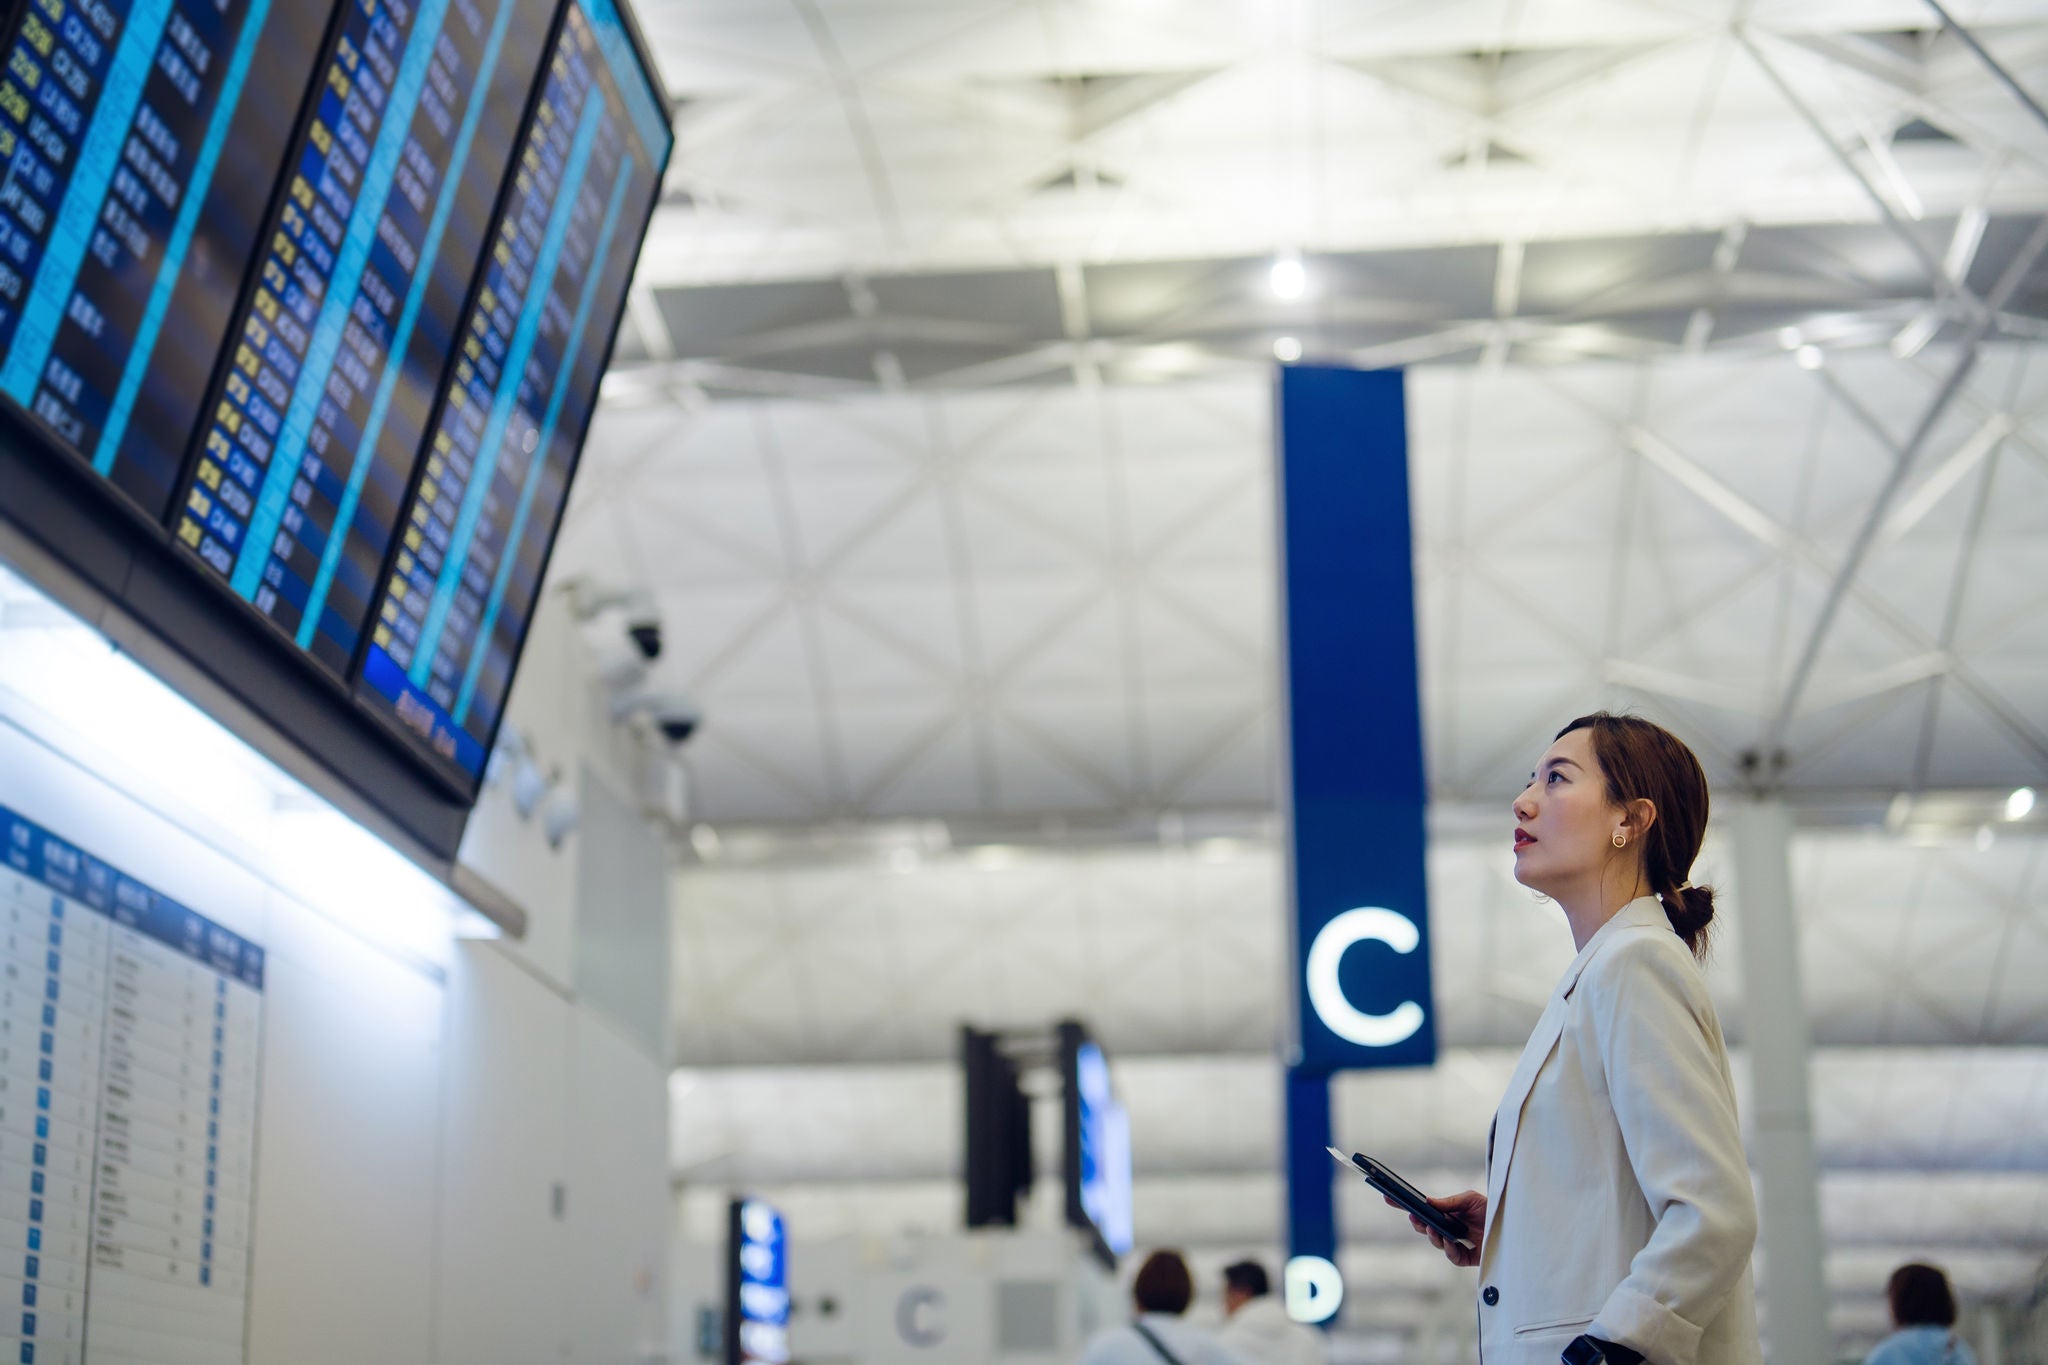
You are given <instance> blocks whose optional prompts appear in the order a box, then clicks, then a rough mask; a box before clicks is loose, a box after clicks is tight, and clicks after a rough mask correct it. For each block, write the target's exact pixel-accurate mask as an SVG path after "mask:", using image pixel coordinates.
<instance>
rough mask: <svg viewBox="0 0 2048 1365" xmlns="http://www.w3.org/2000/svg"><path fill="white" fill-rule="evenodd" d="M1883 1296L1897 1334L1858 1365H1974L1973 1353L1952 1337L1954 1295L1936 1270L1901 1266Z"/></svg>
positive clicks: (1926, 1267) (1893, 1275)
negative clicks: (1890, 1311) (1887, 1302)
mask: <svg viewBox="0 0 2048 1365" xmlns="http://www.w3.org/2000/svg"><path fill="white" fill-rule="evenodd" d="M1884 1294H1885V1297H1886V1298H1887V1299H1889V1300H1891V1306H1892V1326H1894V1327H1896V1328H1897V1329H1898V1330H1897V1331H1895V1332H1893V1333H1892V1334H1891V1335H1890V1336H1888V1337H1886V1338H1885V1339H1884V1340H1883V1341H1880V1342H1879V1343H1877V1349H1875V1350H1873V1351H1872V1352H1871V1353H1870V1356H1869V1358H1868V1359H1867V1360H1865V1361H1864V1362H1863V1365H1977V1353H1976V1352H1974V1351H1972V1350H1971V1349H1970V1347H1969V1344H1968V1343H1967V1342H1964V1341H1963V1340H1962V1339H1961V1338H1959V1337H1957V1336H1956V1333H1955V1326H1956V1296H1955V1291H1954V1290H1952V1289H1950V1288H1949V1287H1948V1276H1946V1275H1944V1274H1942V1273H1941V1271H1940V1270H1939V1269H1937V1268H1935V1267H1934V1266H1931V1265H1902V1266H1900V1267H1899V1268H1898V1269H1897V1270H1894V1271H1893V1272H1892V1278H1891V1283H1890V1284H1887V1285H1886V1286H1885V1289H1884Z"/></svg>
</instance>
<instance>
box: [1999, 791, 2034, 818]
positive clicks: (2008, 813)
mask: <svg viewBox="0 0 2048 1365" xmlns="http://www.w3.org/2000/svg"><path fill="white" fill-rule="evenodd" d="M2033 809H2034V789H2033V788H2032V787H2019V788H2016V789H2015V790H2014V791H2013V794H2012V795H2011V796H2008V797H2006V798H2005V818H2006V819H2008V820H2024V819H2026V818H2027V816H2028V814H2030V813H2031V812H2032V811H2033Z"/></svg>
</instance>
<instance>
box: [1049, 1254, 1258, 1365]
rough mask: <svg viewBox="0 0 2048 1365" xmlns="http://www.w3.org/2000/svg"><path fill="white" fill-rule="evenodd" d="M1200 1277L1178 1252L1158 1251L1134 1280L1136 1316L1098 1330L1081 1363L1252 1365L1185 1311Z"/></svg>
mask: <svg viewBox="0 0 2048 1365" xmlns="http://www.w3.org/2000/svg"><path fill="white" fill-rule="evenodd" d="M1194 1297H1195V1279H1194V1276H1192V1275H1190V1274H1189V1273H1188V1263H1187V1262H1186V1261H1185V1260H1183V1259H1182V1258H1181V1254H1180V1253H1179V1252H1178V1251H1155V1252H1153V1253H1152V1254H1151V1255H1150V1256H1147V1257H1146V1258H1145V1264H1143V1265H1142V1266H1139V1267H1138V1277H1137V1279H1135V1280H1134V1281H1132V1283H1131V1299H1132V1301H1133V1302H1134V1304H1135V1306H1136V1307H1137V1310H1138V1311H1137V1315H1136V1316H1135V1317H1134V1318H1133V1319H1132V1320H1131V1321H1130V1322H1129V1323H1127V1324H1125V1325H1124V1326H1122V1327H1112V1328H1110V1329H1108V1330H1107V1331H1104V1332H1098V1333H1096V1334H1095V1337H1094V1339H1093V1340H1091V1341H1090V1342H1089V1343H1088V1346H1087V1349H1086V1350H1084V1351H1082V1353H1081V1365H1247V1363H1246V1362H1244V1361H1241V1360H1239V1359H1238V1358H1237V1357H1236V1356H1234V1355H1232V1354H1231V1353H1230V1352H1229V1351H1227V1350H1225V1349H1224V1348H1223V1346H1222V1345H1221V1344H1220V1343H1219V1342H1218V1341H1217V1340H1216V1338H1215V1337H1214V1336H1212V1335H1211V1334H1209V1333H1208V1332H1205V1331H1203V1330H1202V1329H1201V1328H1199V1327H1196V1326H1195V1325H1193V1324H1192V1323H1188V1322H1183V1321H1182V1320H1181V1314H1183V1313H1185V1312H1187V1311H1188V1305H1189V1304H1190V1303H1192V1302H1193V1301H1194Z"/></svg>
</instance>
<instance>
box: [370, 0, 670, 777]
mask: <svg viewBox="0 0 2048 1365" xmlns="http://www.w3.org/2000/svg"><path fill="white" fill-rule="evenodd" d="M542 80H543V83H542V86H541V91H540V95H539V98H538V100H537V101H536V103H535V106H534V108H533V110H532V112H531V114H530V116H529V121H528V124H527V129H526V133H525V136H524V138H523V139H522V143H521V146H520V149H519V155H518V158H517V159H516V160H515V162H514V163H513V166H514V175H513V181H512V184H511V185H510V186H508V187H507V190H506V193H505V198H504V202H503V203H502V204H501V206H500V209H499V218H498V222H497V225H496V228H495V230H494V232H493V234H492V238H491V243H490V254H489V256H488V257H487V258H486V260H485V262H484V268H483V273H482V277H481V279H480V280H479V281H478V283H477V286H476V290H475V293H474V296H473V297H472V299H471V300H470V303H469V307H468V310H467V314H466V316H465V318H464V320H463V325H462V328H461V331H460V333H459V334H458V338H459V345H460V348H461V349H460V351H459V353H458V356H457V359H456V362H455V366H454V371H453V373H452V375H451V376H450V379H449V382H448V385H447V388H446V390H445V392H444V395H443V397H442V400H441V406H440V408H439V409H438V410H437V411H436V413H435V416H434V421H433V425H432V427H431V428H430V433H429V439H428V444H427V446H426V448H425V466H424V468H423V469H422V470H421V471H420V474H419V477H418V480H417V482H416V483H415V485H414V488H413V492H412V495H411V498H410V499H409V502H408V505H407V507H406V510H405V514H404V516H403V518H402V519H401V521H400V528H401V534H402V539H401V541H400V543H399V544H398V546H396V547H395V553H394V556H393V559H392V561H391V567H390V569H389V571H388V573H387V576H386V579H385V583H384V586H383V593H382V596H381V598H380V600H379V602H378V606H377V615H376V619H375V621H374V622H373V632H374V633H373V635H372V638H371V640H370V642H369V646H368V648H367V650H366V651H365V653H364V657H363V669H362V677H361V680H360V683H359V687H358V692H359V695H361V696H362V697H363V698H364V699H365V701H366V702H367V703H368V704H369V705H371V706H372V707H373V708H376V709H378V710H380V711H381V712H382V713H383V714H384V715H385V716H387V717H388V718H389V719H390V720H392V721H393V722H395V723H396V724H397V725H398V726H399V727H400V728H401V729H402V730H403V732H405V733H406V734H408V735H410V736H411V737H413V738H414V739H415V740H417V741H418V742H419V743H421V744H423V745H424V746H425V747H426V748H427V749H428V750H429V751H430V752H431V753H433V754H434V755H435V757H436V758H437V759H438V760H439V761H440V762H442V763H443V764H445V765H447V766H448V768H449V769H450V770H451V772H452V773H453V774H455V775H456V776H457V780H458V781H462V782H465V783H474V782H475V780H476V779H477V777H478V776H479V775H480V774H481V773H482V771H483V765H484V759H485V756H486V754H487V752H488V749H489V746H490V744H491V741H492V738H493V736H494V735H495V734H496V731H497V726H498V717H499V714H500V711H501V709H502V707H503V705H504V700H505V693H506V691H507V690H508V689H509V688H510V686H511V678H512V673H513V670H514V668H515V666H516V664H517V662H518V657H519V650H520V647H521V645H522V644H523V643H524V641H525V637H526V628H527V624H528V621H529V620H530V618H531V616H532V613H533V607H534V599H535V597H536V596H537V594H538V592H539V588H540V579H541V574H542V572H543V571H544V570H545V568H546V565H547V556H548V552H549V550H550V549H551V548H552V546H553V543H554V536H555V530H556V527H557V525H558V523H559V521H560V517H561V511H562V505H563V503H564V501H565V500H566V498H567V495H568V487H569V480H570V477H571V475H572V474H573V473H574V471H575V465H576V460H577V456H578V454H579V453H580V451H581V449H582V444H583V436H584V433H585V431H586V429H587V428H588V425H589V421H590V415H591V411H592V409H593V408H594V407H595V405H596V402H597V391H598V382H599V380H600V379H601V378H602V375H603V370H604V366H605V364H606V362H607V360H608V358H609V354H610V349H611V340H612V335H613V333H614V332H615V331H616V329H617V327H618V322H619V316H620V313H621V311H622V310H623V308H624V306H625V300H626V288H627V285H628V283H629V282H630V280H631V277H632V271H633V259H634V254H635V253H634V252H633V251H632V250H631V249H630V247H631V244H632V243H634V242H637V241H638V240H639V239H640V236H641V234H642V233H643V232H644V231H645V229H646V224H647V219H648V216H649V215H650V214H651V213H652V212H653V208H654V201H655V197H656V194H657V192H658V190H659V188H660V184H661V176H662V171H663V169H664V167H665V166H666V163H667V160H668V153H669V148H670V145H671V143H672V141H673V137H672V134H671V133H670V130H669V126H668V120H667V118H666V117H665V115H664V113H663V111H662V107H661V104H660V101H659V100H658V99H657V98H656V96H655V94H654V91H653V89H652V88H651V87H650V85H649V84H648V80H647V76H646V74H645V70H644V68H643V67H642V65H641V63H640V60H639V57H638V54H637V52H636V51H635V50H634V47H633V44H632V41H631V39H630V37H629V35H628V33H627V31H626V28H625V24H624V21H623V18H622V16H621V15H620V14H619V12H618V11H617V9H616V8H615V7H614V5H613V4H612V0H572V2H571V3H570V4H569V5H568V6H567V8H566V9H565V11H564V13H563V17H562V23H561V26H560V29H559V31H558V33H557V35H556V38H555V42H554V48H553V51H552V52H551V53H550V54H549V58H548V65H547V67H546V69H545V71H544V73H543V78H542Z"/></svg>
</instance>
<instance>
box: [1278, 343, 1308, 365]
mask: <svg viewBox="0 0 2048 1365" xmlns="http://www.w3.org/2000/svg"><path fill="white" fill-rule="evenodd" d="M1273 359H1275V360H1277V361H1279V362H1280V363H1281V364H1282V365H1292V364H1293V363H1294V362H1295V361H1297V360H1299V359H1301V342H1300V340H1299V339H1297V338H1295V337H1274V338H1273Z"/></svg>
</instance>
